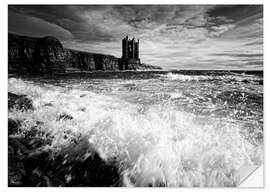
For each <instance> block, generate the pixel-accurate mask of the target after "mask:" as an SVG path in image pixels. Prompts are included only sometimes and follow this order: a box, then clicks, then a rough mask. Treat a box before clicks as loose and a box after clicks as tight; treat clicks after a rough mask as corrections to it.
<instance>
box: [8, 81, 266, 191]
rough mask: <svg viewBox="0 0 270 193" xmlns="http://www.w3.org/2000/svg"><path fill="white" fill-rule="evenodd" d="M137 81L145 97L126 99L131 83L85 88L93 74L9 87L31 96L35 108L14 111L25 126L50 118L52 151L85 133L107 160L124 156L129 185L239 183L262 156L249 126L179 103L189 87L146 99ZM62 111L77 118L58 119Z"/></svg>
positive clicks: (121, 163)
mask: <svg viewBox="0 0 270 193" xmlns="http://www.w3.org/2000/svg"><path fill="white" fill-rule="evenodd" d="M75 82H76V81H75ZM131 82H132V83H134V84H135V87H136V88H135V90H131V92H133V94H134V95H133V96H138V97H135V98H128V99H127V97H128V96H131V95H129V94H130V93H125V92H124V91H125V87H124V88H123V87H120V88H119V89H114V90H110V93H106V92H108V90H106V89H105V91H104V90H102V92H100V88H99V90H91V89H90V90H89V89H82V87H87V86H89V85H88V84H91V83H89V82H87V81H85V83H84V85H83V86H81V85H78V84H73V85H72V84H69V83H65V82H63V83H62V84H61V85H55V84H44V83H42V84H39V83H36V82H34V81H31V80H30V81H29V80H28V81H26V80H22V79H15V78H10V79H9V91H10V92H13V93H17V94H25V95H27V96H28V97H29V98H31V99H32V100H33V105H34V108H35V110H34V111H29V112H22V111H16V110H14V111H11V112H9V117H11V118H13V119H20V120H24V121H23V124H22V125H23V126H22V129H23V130H29V129H30V128H31V127H32V126H33V125H35V124H36V122H37V121H39V122H43V124H42V125H40V126H39V129H40V130H42V131H43V132H44V136H43V137H46V135H50V136H53V139H52V143H51V144H50V145H49V147H48V146H46V148H49V149H50V150H51V151H53V152H60V151H63V149H65V148H67V147H69V146H70V144H71V143H73V142H74V140H79V139H82V138H86V139H87V140H86V141H87V143H86V144H88V145H89V149H90V150H91V151H95V152H97V153H98V155H99V156H100V158H101V159H102V160H104V161H105V162H110V161H111V160H116V161H117V165H118V170H119V173H120V175H121V181H122V182H121V184H122V185H123V186H185V187H186V186H191V187H194V186H236V185H237V183H238V179H237V176H235V174H236V172H237V170H238V169H239V168H240V167H241V166H243V165H253V164H261V163H262V154H261V152H262V149H263V146H262V145H253V144H251V143H250V142H249V141H248V140H246V139H245V138H244V137H243V136H242V135H241V132H240V131H242V130H243V126H244V125H243V124H242V123H240V122H239V121H235V120H233V119H232V118H231V117H216V116H205V115H203V114H198V113H193V112H189V111H184V109H182V108H175V104H176V103H175V101H174V100H175V99H177V98H179V97H181V96H182V94H181V95H179V97H171V98H170V97H165V98H164V97H159V99H158V100H157V101H158V102H157V101H155V102H153V103H152V102H151V101H152V99H149V98H148V102H147V103H144V102H145V101H146V100H145V99H146V98H145V97H147V96H145V95H143V94H142V92H139V90H138V89H140V84H141V83H140V81H138V84H136V81H131ZM99 84H104V85H106V84H107V83H106V82H101V81H100V82H99ZM128 84H130V81H129V82H128ZM152 84H153V83H152ZM95 86H96V85H94V84H93V85H92V87H95ZM107 86H108V85H107ZM113 86H115V85H113ZM131 86H132V87H134V85H131ZM106 88H107V87H106ZM122 89H124V90H122ZM127 89H128V90H129V91H130V86H128V88H127ZM141 89H142V88H141ZM144 89H145V88H144ZM119 90H120V91H121V90H122V93H121V92H119ZM116 93H120V94H121V97H119V96H118V95H116ZM172 93H176V92H175V91H174V92H172ZM161 94H162V93H161ZM149 96H153V97H155V95H149ZM158 96H159V95H158ZM163 96H165V95H163ZM172 96H178V95H176V94H174V95H172ZM139 98H140V99H141V100H143V101H141V102H138V99H139ZM124 99H127V100H124ZM134 100H135V101H136V102H134ZM163 100H166V101H163ZM46 104H51V105H46ZM82 109H84V110H82ZM142 109H143V110H142ZM63 113H64V114H67V115H69V116H71V117H72V119H59V116H60V115H62V114H63ZM21 134H23V132H22V133H21ZM18 135H20V133H18ZM77 151H80V149H77ZM81 151H82V152H83V150H81ZM88 153H89V152H88ZM82 156H83V155H82ZM97 175H98V174H97Z"/></svg>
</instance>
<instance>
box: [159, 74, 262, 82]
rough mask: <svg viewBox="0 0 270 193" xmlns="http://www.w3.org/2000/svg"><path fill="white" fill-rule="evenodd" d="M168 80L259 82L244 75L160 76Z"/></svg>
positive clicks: (252, 76)
mask: <svg viewBox="0 0 270 193" xmlns="http://www.w3.org/2000/svg"><path fill="white" fill-rule="evenodd" d="M161 77H165V78H166V79H168V80H180V81H200V80H214V79H215V80H225V79H227V80H228V79H231V80H236V81H243V80H251V81H256V80H260V78H259V77H256V76H254V75H245V74H236V73H235V74H231V75H219V76H208V75H204V76H203V75H183V74H179V73H173V72H169V73H167V74H165V75H161Z"/></svg>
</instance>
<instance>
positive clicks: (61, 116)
mask: <svg viewBox="0 0 270 193" xmlns="http://www.w3.org/2000/svg"><path fill="white" fill-rule="evenodd" d="M67 119H69V120H71V119H73V117H72V116H71V115H68V114H66V113H63V114H61V115H60V116H59V117H58V119H57V121H59V120H67Z"/></svg>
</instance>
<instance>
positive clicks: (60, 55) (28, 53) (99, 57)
mask: <svg viewBox="0 0 270 193" xmlns="http://www.w3.org/2000/svg"><path fill="white" fill-rule="evenodd" d="M146 69H161V68H159V67H154V66H151V65H145V64H137V65H130V66H129V68H128V69H127V68H125V70H146ZM96 70H102V71H118V70H123V64H122V61H121V59H120V58H116V57H114V56H111V55H104V54H97V53H89V52H83V51H78V50H72V49H67V48H64V47H63V46H62V44H61V42H60V41H59V40H58V39H56V38H55V37H43V38H33V37H27V36H21V35H15V34H11V33H9V34H8V72H9V73H19V74H53V73H65V72H70V71H72V72H76V71H78V72H81V71H84V72H85V71H86V72H87V71H96Z"/></svg>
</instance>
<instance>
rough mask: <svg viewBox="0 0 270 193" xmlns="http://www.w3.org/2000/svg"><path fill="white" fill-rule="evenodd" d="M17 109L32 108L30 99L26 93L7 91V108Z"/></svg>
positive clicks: (25, 109)
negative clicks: (19, 93) (18, 93)
mask: <svg viewBox="0 0 270 193" xmlns="http://www.w3.org/2000/svg"><path fill="white" fill-rule="evenodd" d="M11 109H17V110H21V111H27V110H34V107H33V103H32V100H31V99H29V98H27V97H26V95H17V94H13V93H11V92H9V93H8V110H11Z"/></svg>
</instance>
